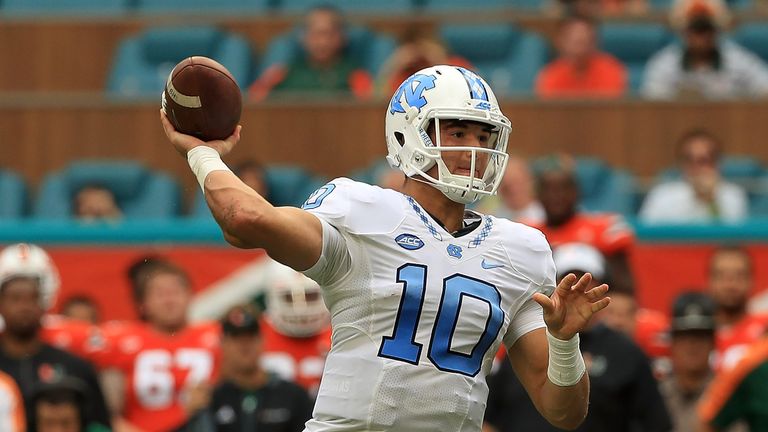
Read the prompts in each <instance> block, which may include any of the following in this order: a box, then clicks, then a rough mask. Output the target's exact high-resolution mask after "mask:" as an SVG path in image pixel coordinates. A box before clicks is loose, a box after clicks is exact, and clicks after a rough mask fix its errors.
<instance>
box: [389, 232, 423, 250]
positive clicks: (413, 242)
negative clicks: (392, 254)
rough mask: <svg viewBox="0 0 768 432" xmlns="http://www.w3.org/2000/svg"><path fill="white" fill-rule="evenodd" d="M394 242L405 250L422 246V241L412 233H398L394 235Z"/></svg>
mask: <svg viewBox="0 0 768 432" xmlns="http://www.w3.org/2000/svg"><path fill="white" fill-rule="evenodd" d="M395 243H397V244H398V245H399V246H400V247H401V248H403V249H407V250H416V249H421V248H422V247H423V246H424V242H423V241H422V240H421V239H420V238H418V237H416V236H415V235H413V234H400V235H399V236H397V237H395Z"/></svg>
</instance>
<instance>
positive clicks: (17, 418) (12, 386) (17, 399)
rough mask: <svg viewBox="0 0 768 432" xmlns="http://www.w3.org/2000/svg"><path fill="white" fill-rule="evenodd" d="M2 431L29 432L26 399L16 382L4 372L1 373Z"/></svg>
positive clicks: (0, 414) (0, 417)
mask: <svg viewBox="0 0 768 432" xmlns="http://www.w3.org/2000/svg"><path fill="white" fill-rule="evenodd" d="M0 430H2V431H7V432H23V431H25V430H27V427H26V416H25V415H24V398H22V396H21V392H20V391H19V387H18V386H17V385H16V381H14V380H13V378H12V377H11V376H10V375H7V374H5V373H3V372H0Z"/></svg>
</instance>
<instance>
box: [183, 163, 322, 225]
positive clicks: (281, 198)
mask: <svg viewBox="0 0 768 432" xmlns="http://www.w3.org/2000/svg"><path fill="white" fill-rule="evenodd" d="M265 171H266V175H265V176H266V181H267V189H268V190H269V197H268V198H269V201H270V202H271V203H272V204H273V205H276V206H293V207H301V205H302V204H303V203H304V201H306V200H307V198H308V197H309V195H310V194H312V192H314V191H315V190H316V189H317V188H319V187H320V186H322V185H324V184H325V183H326V179H324V178H322V177H319V176H317V175H314V174H311V173H309V172H308V171H306V170H305V169H303V168H299V167H294V166H269V167H267V168H266V169H265ZM190 213H191V214H190V216H191V217H193V218H197V217H201V218H205V217H210V211H209V210H208V205H207V204H206V202H205V197H203V194H202V192H201V191H200V189H199V188H198V193H197V194H196V195H195V200H194V202H193V203H192V209H191V212H190Z"/></svg>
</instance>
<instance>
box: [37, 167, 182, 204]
mask: <svg viewBox="0 0 768 432" xmlns="http://www.w3.org/2000/svg"><path fill="white" fill-rule="evenodd" d="M88 185H99V186H103V187H106V188H108V189H109V190H111V191H112V193H114V195H115V198H116V200H117V205H118V206H119V207H120V209H121V210H122V212H123V215H124V216H125V218H126V219H159V218H169V217H174V216H177V215H178V214H179V210H180V208H181V196H180V189H179V186H178V184H177V183H176V181H175V180H173V179H172V178H170V177H169V176H167V175H165V174H161V173H158V172H153V171H150V170H149V169H147V168H146V167H145V166H143V165H141V164H139V163H137V162H131V161H98V160H94V161H82V162H76V163H73V164H70V165H69V166H68V167H67V168H65V169H64V170H62V171H59V172H55V173H53V174H49V175H48V176H46V178H45V179H44V180H43V183H42V186H41V188H40V193H39V194H38V197H37V201H36V204H35V216H36V217H38V218H42V219H63V218H69V217H71V216H72V199H73V198H74V196H75V194H76V193H77V191H78V190H80V189H81V188H83V187H84V186H88Z"/></svg>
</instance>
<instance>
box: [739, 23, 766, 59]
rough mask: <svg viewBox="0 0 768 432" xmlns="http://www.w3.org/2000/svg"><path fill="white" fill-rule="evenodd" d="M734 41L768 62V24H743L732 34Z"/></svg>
mask: <svg viewBox="0 0 768 432" xmlns="http://www.w3.org/2000/svg"><path fill="white" fill-rule="evenodd" d="M731 37H732V38H733V41H734V42H736V43H737V44H739V45H741V46H743V47H744V48H746V49H748V50H750V51H752V52H753V53H755V54H757V55H758V56H759V57H760V58H762V59H763V61H765V62H768V24H766V23H764V22H760V23H750V24H743V25H741V26H739V28H737V29H736V30H734V31H733V33H731Z"/></svg>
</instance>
